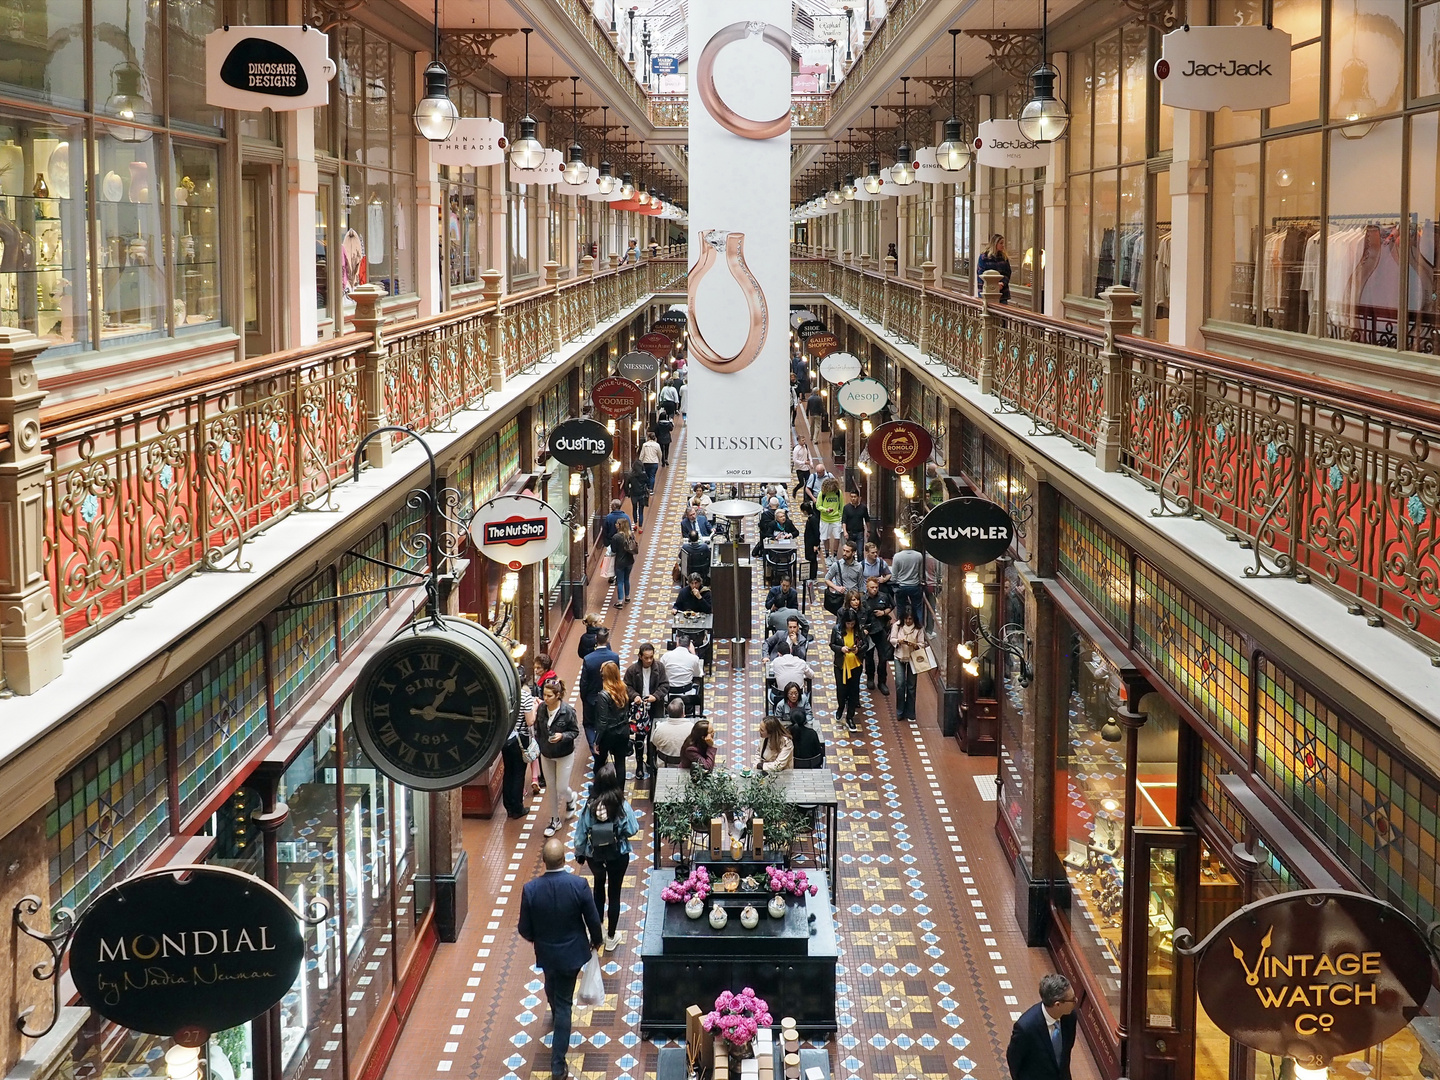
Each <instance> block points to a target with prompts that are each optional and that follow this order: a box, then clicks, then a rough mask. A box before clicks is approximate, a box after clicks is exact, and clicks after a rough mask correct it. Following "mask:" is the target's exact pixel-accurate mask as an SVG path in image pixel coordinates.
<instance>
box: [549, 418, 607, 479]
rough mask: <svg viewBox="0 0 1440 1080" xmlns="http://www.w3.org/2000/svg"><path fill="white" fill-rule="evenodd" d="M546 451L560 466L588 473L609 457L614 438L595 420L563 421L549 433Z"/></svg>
mask: <svg viewBox="0 0 1440 1080" xmlns="http://www.w3.org/2000/svg"><path fill="white" fill-rule="evenodd" d="M546 449H547V450H548V451H549V452H550V456H551V457H553V458H554V459H555V460H556V461H558V462H560V464H562V465H568V466H569V467H570V468H572V469H588V468H591V467H592V466H595V465H599V464H600V463H601V462H602V461H605V460H606V459H608V458H609V457H610V453H611V451H612V450H614V449H615V436H613V435H611V434H610V432H609V431H608V430H607V429H606V427H605V425H604V424H602V423H600V422H599V421H598V420H591V419H588V418H582V419H576V420H566V421H565V422H564V423H561V424H557V425H556V426H555V430H553V431H552V432H550V438H549V439H548V440H547V442H546Z"/></svg>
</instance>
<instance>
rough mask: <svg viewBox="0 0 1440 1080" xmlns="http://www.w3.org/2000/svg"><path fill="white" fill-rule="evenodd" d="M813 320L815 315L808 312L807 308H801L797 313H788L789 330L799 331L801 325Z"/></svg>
mask: <svg viewBox="0 0 1440 1080" xmlns="http://www.w3.org/2000/svg"><path fill="white" fill-rule="evenodd" d="M814 318H815V313H814V312H813V311H810V310H808V309H807V308H801V309H800V310H799V311H792V312H791V313H790V329H791V330H799V329H800V327H801V325H802V324H804V323H807V322H809V321H810V320H812V319H814Z"/></svg>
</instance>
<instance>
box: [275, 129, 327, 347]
mask: <svg viewBox="0 0 1440 1080" xmlns="http://www.w3.org/2000/svg"><path fill="white" fill-rule="evenodd" d="M278 115H279V116H280V117H281V118H282V120H281V122H282V125H283V128H284V132H283V137H284V140H285V147H286V152H287V156H286V161H285V214H284V217H285V220H286V221H287V222H288V223H289V226H290V227H289V228H287V229H284V230H282V235H283V236H284V238H285V240H284V245H283V246H284V255H283V258H284V259H285V271H286V272H285V275H284V277H285V280H286V281H288V282H289V283H290V287H289V288H288V289H287V290H286V295H285V301H284V302H285V309H286V310H285V318H284V320H283V325H284V327H285V346H284V347H285V348H287V349H296V348H300V347H301V346H304V345H313V344H314V343H315V342H316V341H317V340H318V339H319V329H318V326H317V324H318V322H319V311H318V307H319V296H318V295H317V293H316V291H315V196H316V194H317V193H318V192H319V190H320V179H319V173H318V171H317V170H316V168H315V110H314V109H296V110H295V111H294V112H283V113H279V114H278ZM339 235H340V234H339V233H337V232H336V231H335V229H334V228H333V227H332V228H331V235H330V250H331V252H332V253H338V252H339V250H340V246H339V243H338V237H339ZM331 302H332V303H333V304H334V305H335V309H336V311H337V312H338V310H339V306H340V302H339V298H338V297H337V298H335V299H334V300H332V301H331ZM338 321H339V319H338V316H337V322H338Z"/></svg>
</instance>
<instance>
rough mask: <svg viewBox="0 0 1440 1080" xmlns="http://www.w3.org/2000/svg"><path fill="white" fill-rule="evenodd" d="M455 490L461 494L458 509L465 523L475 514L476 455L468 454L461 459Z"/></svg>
mask: <svg viewBox="0 0 1440 1080" xmlns="http://www.w3.org/2000/svg"><path fill="white" fill-rule="evenodd" d="M455 490H456V491H458V492H459V493H460V501H459V504H458V505H457V506H456V509H457V510H459V511H460V519H461V520H462V521H463V520H465V519H467V518H469V517H470V515H471V514H473V513H474V512H475V455H474V454H466V455H465V456H464V457H463V458H461V459H460V466H459V468H457V469H456V470H455Z"/></svg>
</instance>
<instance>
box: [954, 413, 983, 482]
mask: <svg viewBox="0 0 1440 1080" xmlns="http://www.w3.org/2000/svg"><path fill="white" fill-rule="evenodd" d="M964 430H965V434H964V437H963V441H962V442H961V444H960V447H961V449H960V471H961V472H963V473H964V474H965V475H966V476H967V477H969V478H970V480H971V481H972V482H975V481H978V480H980V478H981V468H982V466H981V461H982V455H983V454H984V447H985V436H984V435H983V434H981V432H980V429H979V428H978V427H976V426H975V425H974V424H969V423H967V424H965V429H964Z"/></svg>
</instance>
